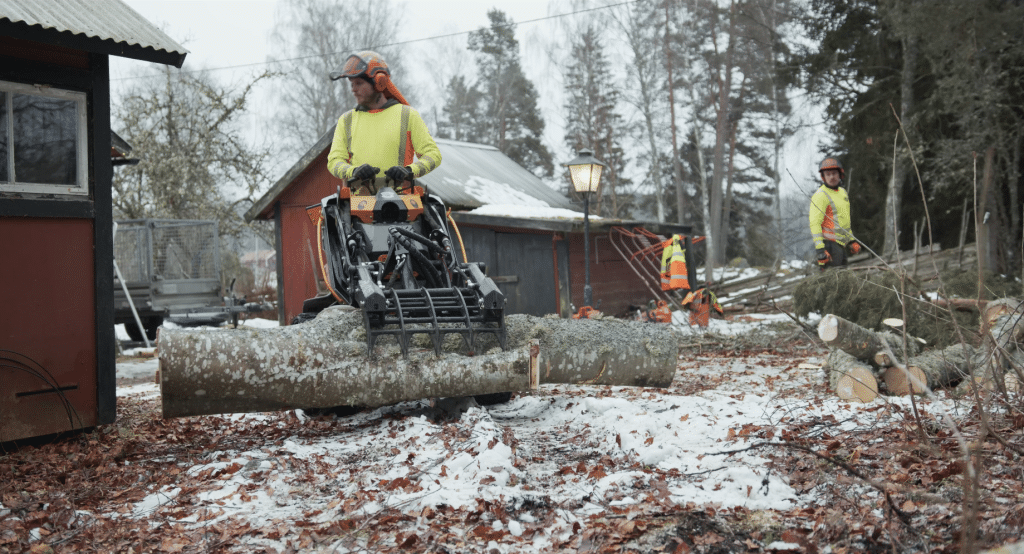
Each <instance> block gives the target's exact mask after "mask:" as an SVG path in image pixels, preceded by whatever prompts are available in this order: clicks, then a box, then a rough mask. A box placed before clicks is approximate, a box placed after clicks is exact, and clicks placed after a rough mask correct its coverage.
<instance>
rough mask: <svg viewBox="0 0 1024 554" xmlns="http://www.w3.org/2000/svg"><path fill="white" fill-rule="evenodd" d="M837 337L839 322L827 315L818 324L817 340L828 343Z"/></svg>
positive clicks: (834, 317) (832, 316)
mask: <svg viewBox="0 0 1024 554" xmlns="http://www.w3.org/2000/svg"><path fill="white" fill-rule="evenodd" d="M838 337H839V321H838V320H837V319H836V316H834V315H832V314H828V315H826V316H825V317H823V318H821V321H820V322H818V338H820V339H821V340H823V341H825V343H826V344H827V343H830V342H832V341H834V340H836V338H838Z"/></svg>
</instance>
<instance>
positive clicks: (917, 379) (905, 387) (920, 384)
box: [882, 366, 928, 396]
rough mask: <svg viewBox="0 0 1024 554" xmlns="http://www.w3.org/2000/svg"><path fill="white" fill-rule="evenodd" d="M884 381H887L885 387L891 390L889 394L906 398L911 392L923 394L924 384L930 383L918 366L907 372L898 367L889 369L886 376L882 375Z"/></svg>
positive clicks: (909, 368) (911, 367) (908, 369)
mask: <svg viewBox="0 0 1024 554" xmlns="http://www.w3.org/2000/svg"><path fill="white" fill-rule="evenodd" d="M908 373H909V374H910V376H908ZM911 376H912V377H913V378H912V379H911V378H910V377H911ZM882 380H883V381H885V387H886V388H887V389H888V390H889V394H893V395H897V396H906V395H908V394H911V392H913V393H914V394H919V393H922V392H924V384H925V383H927V382H928V379H927V377H925V374H924V372H923V371H921V368H919V367H917V366H910V367H908V368H907V370H906V371H904V370H902V369H900V368H897V367H890V368H887V369H886V370H885V374H883V375H882Z"/></svg>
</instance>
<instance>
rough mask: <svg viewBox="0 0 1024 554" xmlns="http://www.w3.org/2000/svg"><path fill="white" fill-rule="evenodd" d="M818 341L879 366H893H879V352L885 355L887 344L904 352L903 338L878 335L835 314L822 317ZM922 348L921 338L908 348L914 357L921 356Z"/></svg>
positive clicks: (884, 334)
mask: <svg viewBox="0 0 1024 554" xmlns="http://www.w3.org/2000/svg"><path fill="white" fill-rule="evenodd" d="M818 338H820V339H821V340H822V341H824V342H825V345H826V346H828V347H829V348H838V349H840V350H842V351H844V352H846V353H847V354H849V355H851V356H853V357H854V358H857V359H859V360H865V361H871V362H874V363H875V364H877V365H878V366H879V367H885V366H886V365H890V364H889V363H879V362H880V359H879V357H877V356H876V354H878V353H879V352H884V350H885V344H886V343H888V344H889V346H890V348H892V350H893V352H894V353H897V355H898V353H899V352H902V351H903V340H902V338H900V337H899V336H897V335H895V334H892V333H888V332H882V333H876V332H874V331H872V330H870V329H866V328H864V327H861V326H860V325H857V324H856V323H854V322H852V321H849V320H847V319H843V318H841V317H839V316H837V315H833V314H828V315H826V316H825V317H823V318H821V321H820V322H819V323H818ZM918 348H919V347H918V342H917V339H915V338H913V337H908V339H907V349H908V350H910V355H911V356H913V355H914V354H917V352H918ZM886 359H887V357H884V358H882V359H881V360H882V361H884V360H886Z"/></svg>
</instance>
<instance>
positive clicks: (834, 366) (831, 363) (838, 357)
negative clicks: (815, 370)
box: [825, 350, 878, 402]
mask: <svg viewBox="0 0 1024 554" xmlns="http://www.w3.org/2000/svg"><path fill="white" fill-rule="evenodd" d="M825 369H826V370H827V371H828V384H829V386H830V387H831V388H832V390H833V391H834V392H835V393H836V396H838V397H839V398H840V399H842V400H846V401H852V402H871V401H872V400H874V399H875V398H877V397H878V381H877V380H876V379H875V375H874V373H872V372H871V368H870V367H868V366H867V365H865V364H863V363H861V362H860V361H858V360H857V359H856V358H854V357H853V356H851V355H849V354H847V353H846V352H843V351H842V350H832V351H831V352H829V355H828V361H827V362H826V365H825Z"/></svg>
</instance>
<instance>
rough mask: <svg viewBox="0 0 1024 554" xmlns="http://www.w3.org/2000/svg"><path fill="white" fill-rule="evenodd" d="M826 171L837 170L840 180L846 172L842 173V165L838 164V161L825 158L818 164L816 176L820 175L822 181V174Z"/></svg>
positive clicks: (823, 176)
mask: <svg viewBox="0 0 1024 554" xmlns="http://www.w3.org/2000/svg"><path fill="white" fill-rule="evenodd" d="M826 169H838V170H839V178H840V179H842V178H843V177H846V172H845V171H843V164H841V163H839V160H837V159H835V158H825V159H824V160H821V163H820V164H818V174H819V175H821V178H822V179H824V178H825V175H824V173H825V170H826Z"/></svg>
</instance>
